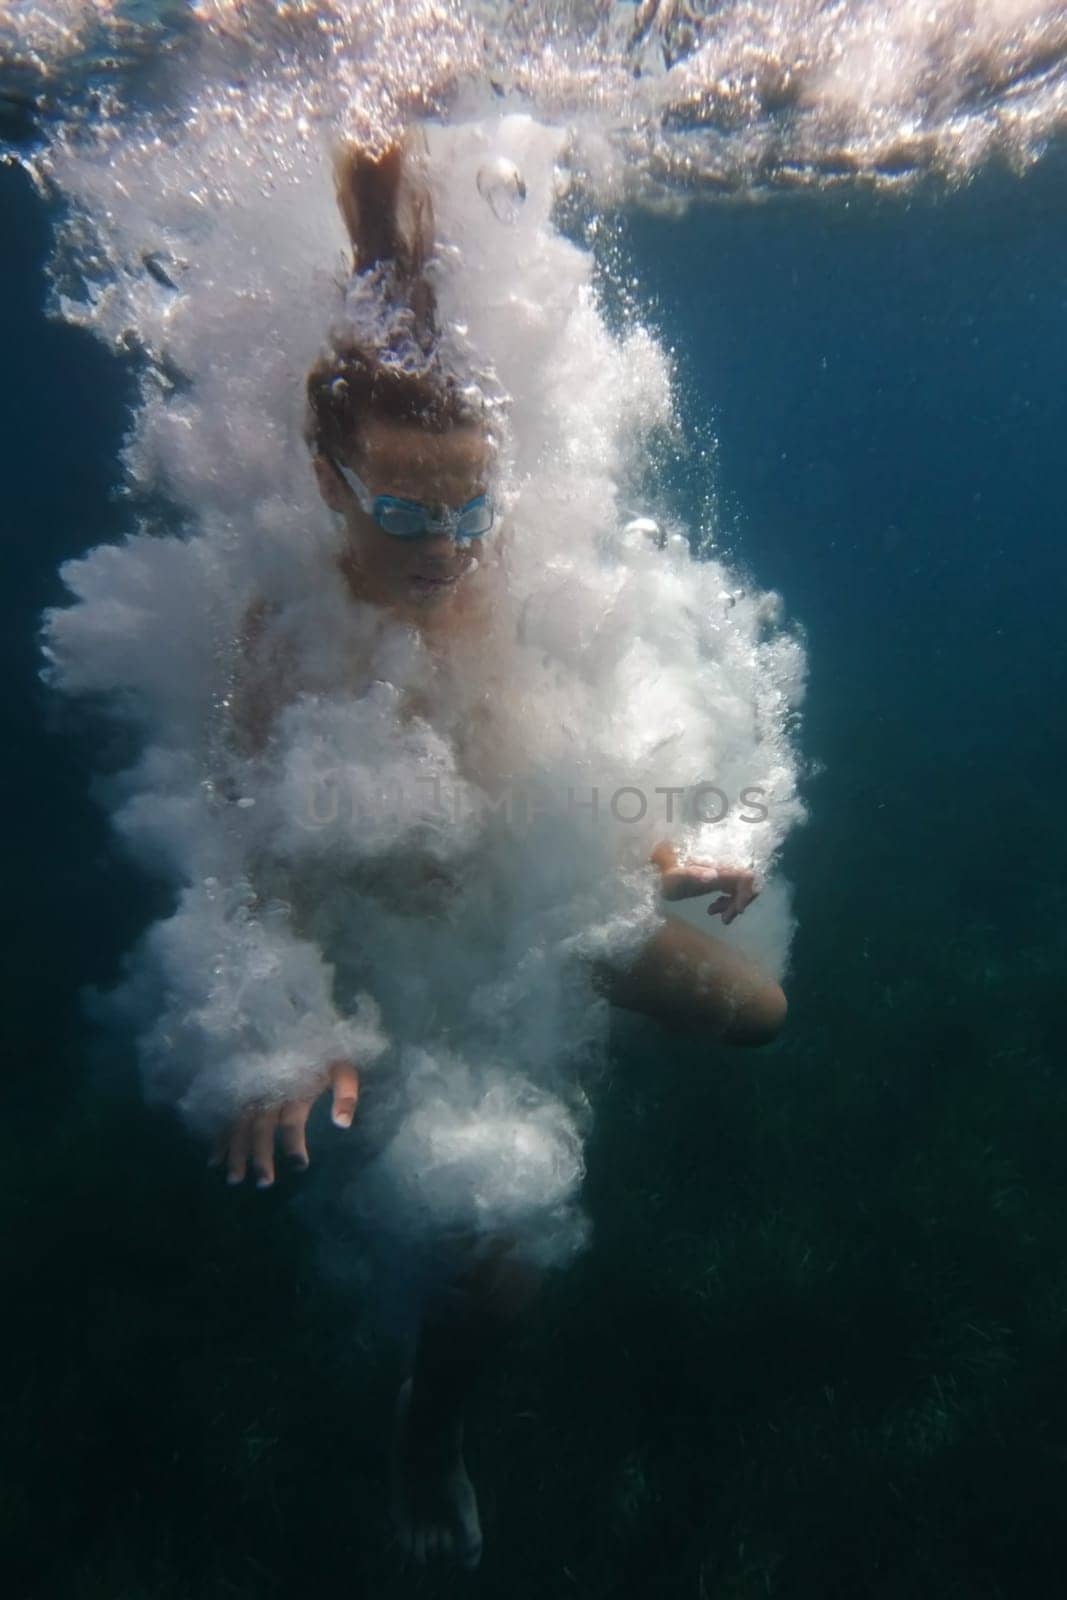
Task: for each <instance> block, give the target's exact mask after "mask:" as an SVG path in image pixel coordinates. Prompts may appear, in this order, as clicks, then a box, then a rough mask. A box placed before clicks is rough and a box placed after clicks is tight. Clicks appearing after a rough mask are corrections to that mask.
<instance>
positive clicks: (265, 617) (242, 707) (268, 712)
mask: <svg viewBox="0 0 1067 1600" xmlns="http://www.w3.org/2000/svg"><path fill="white" fill-rule="evenodd" d="M271 609H272V608H271V605H270V603H269V602H268V601H266V600H262V599H257V600H253V601H252V602H251V604H250V605H249V606H248V607H247V609H246V611H245V614H244V617H243V618H242V621H241V625H240V628H239V630H238V638H237V645H238V660H237V670H236V673H235V678H234V688H233V700H232V705H231V723H230V730H229V732H230V737H231V739H232V741H233V744H234V747H235V748H236V750H237V751H238V753H239V754H241V755H244V756H254V755H259V754H260V753H261V752H262V751H263V750H264V749H265V747H266V745H267V743H268V741H269V739H270V734H271V730H272V728H273V725H274V721H275V718H276V717H277V715H278V712H279V711H280V710H281V708H282V706H283V705H284V704H285V701H286V699H287V698H288V695H287V674H286V671H285V666H286V663H285V660H284V658H283V659H282V662H281V669H280V670H279V664H278V661H277V658H275V659H274V660H272V661H270V662H269V663H268V662H267V661H266V660H265V659H264V658H265V654H266V652H265V648H264V646H265V633H266V627H267V623H268V621H269V618H270V615H271ZM327 1090H329V1091H330V1092H331V1095H332V1103H331V1108H330V1116H331V1119H332V1121H333V1123H334V1126H335V1127H338V1128H350V1127H351V1126H352V1119H353V1117H354V1116H355V1113H356V1104H357V1102H358V1100H359V1071H358V1068H357V1067H356V1064H355V1062H353V1061H345V1060H336V1061H331V1062H329V1063H327V1065H326V1067H325V1069H324V1071H323V1073H322V1076H321V1079H320V1081H319V1084H318V1086H317V1087H316V1088H315V1089H314V1091H313V1093H312V1094H311V1095H308V1096H305V1097H304V1098H302V1099H299V1100H286V1101H282V1102H280V1103H279V1104H277V1105H272V1106H262V1105H257V1106H249V1107H247V1108H246V1109H245V1110H244V1111H243V1112H242V1113H241V1114H240V1115H239V1116H238V1117H237V1118H236V1119H235V1120H234V1122H233V1123H232V1124H230V1125H229V1126H227V1127H225V1128H224V1129H223V1130H222V1131H221V1133H220V1134H219V1136H218V1137H217V1138H216V1140H215V1144H214V1147H213V1149H212V1152H211V1156H210V1159H209V1162H208V1164H209V1166H212V1167H221V1166H225V1168H226V1181H227V1183H229V1184H238V1183H243V1182H244V1179H245V1177H246V1175H247V1174H248V1172H249V1169H250V1168H251V1172H252V1176H253V1177H254V1178H255V1180H256V1187H257V1189H269V1188H270V1187H271V1185H272V1184H273V1182H274V1179H275V1175H276V1171H275V1151H276V1148H280V1150H281V1153H282V1156H283V1157H284V1158H285V1160H286V1161H287V1162H288V1164H289V1166H290V1167H291V1168H293V1169H294V1170H302V1169H303V1168H304V1167H306V1166H308V1165H309V1162H310V1159H311V1158H310V1156H309V1155H308V1147H307V1123H308V1117H309V1116H310V1115H311V1108H312V1106H313V1105H314V1104H315V1101H316V1100H317V1099H318V1097H319V1095H320V1094H324V1093H325V1092H326V1091H327Z"/></svg>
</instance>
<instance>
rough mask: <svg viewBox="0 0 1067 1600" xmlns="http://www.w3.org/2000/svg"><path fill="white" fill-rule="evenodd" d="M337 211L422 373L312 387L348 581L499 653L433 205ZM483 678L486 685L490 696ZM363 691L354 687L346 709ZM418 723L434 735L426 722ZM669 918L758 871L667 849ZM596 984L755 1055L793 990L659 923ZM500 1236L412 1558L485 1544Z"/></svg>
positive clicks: (285, 1131)
mask: <svg viewBox="0 0 1067 1600" xmlns="http://www.w3.org/2000/svg"><path fill="white" fill-rule="evenodd" d="M338 194H339V201H340V204H341V208H342V212H343V214H344V217H345V221H346V224H347V226H348V231H349V235H350V237H351V240H352V246H353V254H354V263H355V266H354V272H355V273H356V274H360V273H362V274H369V275H373V274H377V275H378V279H379V286H380V289H381V292H382V294H383V295H387V296H389V297H391V298H392V300H393V302H394V303H395V304H396V305H398V306H400V307H401V308H402V311H403V315H402V316H401V317H400V318H399V320H398V327H399V330H400V331H399V332H398V333H397V334H396V337H397V338H398V339H400V340H401V341H407V344H406V346H405V352H406V355H407V356H408V357H410V356H411V354H412V351H411V344H412V342H413V343H414V346H415V348H416V354H419V355H421V357H423V358H424V359H420V360H415V361H413V360H411V359H407V360H405V361H403V362H401V361H399V360H397V359H396V357H397V350H396V349H395V348H391V347H388V346H385V347H383V346H375V345H373V344H368V343H367V342H366V340H364V341H363V342H360V341H359V340H358V339H357V338H356V337H355V336H354V335H353V336H352V337H351V338H348V337H347V336H346V337H342V338H340V339H335V341H334V343H333V345H332V347H331V348H330V349H329V350H328V352H327V354H326V355H325V356H324V357H323V358H322V359H321V360H320V361H319V362H318V363H317V364H316V366H315V367H314V368H313V369H312V371H311V373H310V375H309V378H308V398H309V422H308V440H309V445H310V449H311V455H312V462H313V467H314V472H315V476H316V479H317V482H318V486H319V490H320V492H321V494H322V496H323V499H324V500H325V502H326V504H327V505H328V506H329V507H330V508H331V509H332V510H333V511H335V512H336V513H337V514H338V515H339V516H340V517H341V518H342V519H343V524H344V539H343V548H342V551H341V554H340V557H339V562H338V568H339V573H340V576H341V580H342V582H343V585H344V586H345V589H346V591H347V593H348V595H349V596H350V597H351V599H352V602H353V604H366V605H370V606H371V607H373V608H376V609H377V610H378V611H380V612H381V614H382V615H383V617H393V618H396V619H398V620H402V621H404V622H406V623H409V624H411V625H413V626H415V627H416V628H417V629H418V630H419V631H420V633H421V635H422V637H423V639H424V640H425V642H426V643H427V645H428V646H429V648H430V652H431V654H432V655H433V656H434V657H435V659H437V660H438V661H439V662H440V663H441V665H442V666H443V667H444V666H445V665H446V664H447V661H448V659H449V655H450V652H452V651H454V650H456V649H457V648H461V647H462V642H463V641H464V640H474V641H477V642H479V646H480V647H481V646H482V645H483V644H484V641H485V640H487V639H489V638H490V637H493V638H496V639H498V640H499V639H500V637H501V635H502V630H503V632H506V627H507V619H508V617H509V615H510V614H509V612H508V608H507V605H506V596H505V592H504V585H503V584H502V581H501V575H502V571H501V567H500V563H499V558H498V550H497V546H496V544H495V542H494V538H493V521H494V511H493V506H492V500H491V481H492V444H491V440H490V436H489V432H488V429H487V426H486V423H485V419H484V417H483V415H482V414H481V412H480V410H479V408H478V405H477V402H475V401H473V400H472V399H471V398H470V396H469V394H468V393H466V392H464V391H463V390H461V389H460V388H459V387H458V386H457V385H456V384H455V382H454V380H452V379H451V378H449V377H448V376H447V375H446V374H444V373H443V372H442V370H441V367H440V365H435V363H434V359H433V352H434V348H435V331H434V326H433V297H432V291H431V289H430V286H429V284H428V282H427V279H426V277H425V276H424V268H425V264H426V261H427V258H428V255H429V252H430V250H431V249H432V246H433V235H432V221H431V216H430V208H429V198H428V195H427V194H426V193H425V191H423V190H422V189H421V188H420V187H419V185H418V183H417V180H416V178H415V176H414V174H413V172H412V170H411V168H410V165H409V162H408V159H407V157H406V154H405V151H404V150H403V149H402V148H399V147H398V148H395V149H393V150H391V151H389V152H388V153H387V154H386V155H384V156H383V157H381V158H380V159H377V160H374V159H371V158H370V157H368V156H366V155H364V154H361V153H360V152H358V151H349V152H347V153H346V154H345V155H344V157H343V158H342V160H341V162H340V164H339V167H338ZM265 614H266V613H265V608H263V607H262V606H256V605H253V607H252V608H251V609H250V611H249V614H248V617H247V618H246V626H245V639H244V642H245V647H246V655H247V658H248V659H249V660H250V661H251V660H252V659H253V658H254V657H255V656H256V645H257V640H258V639H259V636H260V630H261V629H262V624H263V621H264V617H265ZM271 665H273V667H274V669H275V670H274V672H273V676H272V674H271V672H270V670H267V671H266V675H265V676H264V672H262V671H260V672H259V673H258V674H257V675H250V678H249V681H248V683H247V684H246V686H245V691H244V693H243V695H242V696H241V697H240V699H239V704H240V706H241V710H240V711H239V717H240V719H241V721H242V722H243V731H244V734H245V736H246V738H247V740H248V742H249V743H250V745H252V746H253V747H255V746H260V745H262V743H263V742H264V741H265V739H266V738H267V736H268V733H269V729H270V726H271V721H272V718H273V716H274V715H275V714H276V713H277V711H278V710H280V708H281V706H282V704H283V703H284V700H285V695H286V690H285V688H284V687H283V683H282V673H281V671H280V670H279V669H278V664H277V662H274V663H273V664H271V663H268V664H266V666H267V668H268V669H269V667H270V666H271ZM486 681H487V682H488V681H491V679H489V678H487V680H486ZM359 688H360V686H359V685H358V684H354V685H353V690H354V692H359ZM409 709H410V710H417V711H418V714H420V715H425V716H427V717H429V718H431V719H432V715H433V707H432V705H428V704H425V703H421V702H420V703H419V705H418V706H417V707H410V708H409ZM652 861H653V863H654V864H655V865H656V867H657V868H658V869H659V871H660V873H661V875H662V893H663V897H664V899H665V900H667V901H671V900H674V899H682V898H686V897H688V896H696V895H706V894H708V893H709V892H712V891H715V890H717V891H718V893H719V897H718V899H717V900H716V901H714V902H713V903H712V905H711V906H709V910H710V911H711V913H712V914H715V915H721V916H722V918H723V921H724V923H729V922H732V921H733V920H734V918H735V917H737V916H738V915H740V914H741V913H742V912H743V911H744V909H745V907H746V906H747V905H748V904H749V902H750V901H751V899H752V898H753V896H754V895H755V893H756V887H755V884H754V882H753V878H752V874H751V873H750V872H747V871H745V870H742V869H724V868H721V867H717V866H714V865H712V864H710V863H707V862H700V861H694V860H687V861H683V860H680V859H679V858H678V856H677V853H676V852H675V850H674V848H673V846H671V845H670V844H669V843H666V842H664V843H662V844H660V845H658V846H657V847H656V849H655V850H654V851H653V853H652ZM595 979H596V983H597V986H598V988H599V989H600V991H601V992H602V993H603V994H604V995H605V996H606V997H607V998H608V999H609V1000H610V1001H611V1002H612V1003H614V1004H616V1005H619V1006H622V1007H626V1008H629V1009H631V1010H634V1011H639V1012H642V1013H644V1014H645V1015H647V1016H649V1017H652V1018H654V1019H655V1020H656V1021H658V1022H660V1023H662V1024H664V1025H665V1026H667V1027H670V1028H676V1029H686V1030H697V1031H698V1032H699V1033H700V1034H701V1036H703V1037H705V1038H707V1039H708V1040H709V1041H712V1040H714V1041H726V1042H729V1043H737V1044H759V1043H763V1042H766V1041H768V1040H770V1039H772V1038H773V1037H774V1036H775V1034H776V1033H777V1031H778V1030H779V1028H780V1027H781V1025H782V1022H783V1021H784V1016H785V998H784V996H783V994H782V992H781V989H780V988H779V987H778V985H777V984H775V983H774V982H773V981H772V980H771V979H769V978H768V977H767V976H766V975H765V974H763V973H762V972H761V971H760V970H759V969H758V968H756V967H755V965H754V964H753V963H751V962H749V961H748V960H746V959H745V958H744V957H742V956H741V955H740V954H739V953H738V952H736V951H734V950H732V949H731V948H729V947H728V946H727V945H726V944H725V942H724V941H721V940H716V939H714V938H713V937H711V936H710V935H707V934H704V933H702V932H700V931H699V930H698V929H696V928H694V927H692V926H691V925H690V924H688V923H686V922H683V921H681V920H680V919H678V918H674V917H671V916H669V915H668V916H666V917H665V919H664V922H663V925H662V927H661V928H660V929H659V930H658V931H657V932H656V934H655V935H654V936H653V937H652V938H651V939H650V940H649V942H648V943H647V944H646V946H645V947H644V949H643V950H642V951H641V953H640V954H639V956H638V957H637V959H636V960H635V961H633V962H631V963H630V964H629V965H627V966H625V967H621V966H615V965H612V964H611V963H608V962H601V963H599V964H598V966H597V968H596V971H595ZM320 1091H321V1092H328V1093H329V1094H330V1095H331V1103H332V1110H331V1115H332V1119H333V1122H334V1123H335V1125H337V1126H338V1127H341V1128H348V1127H351V1125H352V1123H353V1121H354V1119H355V1117H356V1114H357V1108H358V1101H359V1095H360V1063H359V1062H358V1061H345V1060H337V1061H333V1062H331V1063H329V1064H328V1065H327V1067H326V1068H325V1069H324V1071H323V1073H322V1076H321V1082H320ZM312 1104H313V1100H312V1098H304V1099H301V1100H299V1101H290V1102H288V1103H286V1104H280V1105H276V1106H272V1107H267V1108H264V1107H262V1106H257V1107H255V1108H252V1109H249V1110H248V1111H247V1112H246V1113H245V1114H244V1115H243V1116H241V1117H240V1118H238V1120H237V1121H236V1123H235V1125H234V1126H233V1127H231V1128H229V1129H228V1130H227V1131H226V1132H225V1134H224V1135H223V1137H222V1138H221V1139H220V1140H219V1142H218V1144H217V1146H216V1149H215V1152H214V1156H213V1160H214V1161H216V1162H217V1163H220V1164H222V1163H224V1164H225V1167H226V1170H227V1176H228V1180H229V1181H230V1182H231V1183H234V1184H236V1183H240V1182H241V1181H242V1180H243V1179H244V1178H245V1177H246V1175H247V1174H248V1173H249V1171H251V1173H252V1174H253V1175H254V1177H255V1179H256V1181H257V1183H258V1184H259V1185H260V1186H261V1187H266V1186H269V1185H270V1184H271V1183H273V1181H274V1178H275V1150H276V1146H277V1147H280V1150H281V1152H282V1153H283V1155H284V1156H285V1157H286V1158H287V1159H288V1160H289V1161H290V1162H292V1163H293V1164H294V1165H296V1166H299V1167H304V1166H306V1165H307V1163H308V1149H307V1139H306V1129H307V1123H308V1118H309V1115H310V1112H311V1109H312ZM512 1244H513V1241H511V1240H510V1239H508V1238H505V1237H489V1238H486V1237H484V1236H483V1237H482V1238H480V1239H474V1238H470V1239H467V1240H464V1239H463V1238H457V1237H456V1236H452V1237H451V1238H449V1239H448V1240H442V1245H441V1255H442V1259H443V1260H444V1261H445V1262H447V1267H445V1268H443V1269H442V1274H441V1280H440V1283H439V1287H438V1289H437V1291H435V1292H434V1293H433V1294H432V1295H431V1297H430V1301H429V1303H428V1304H427V1305H426V1306H425V1307H424V1309H423V1311H422V1316H421V1322H420V1326H419V1331H418V1337H417V1342H416V1346H415V1354H414V1361H413V1368H412V1372H411V1375H410V1376H409V1377H408V1378H407V1379H406V1381H405V1382H404V1384H403V1386H402V1388H401V1390H400V1394H399V1397H398V1401H397V1407H396V1416H395V1430H394V1440H393V1449H392V1456H391V1474H392V1509H393V1514H394V1520H395V1523H396V1527H397V1531H398V1535H399V1538H400V1543H401V1546H402V1548H403V1549H404V1550H405V1552H406V1553H408V1554H410V1555H412V1556H413V1557H414V1558H415V1559H417V1560H419V1561H426V1560H431V1559H433V1560H436V1559H442V1560H451V1561H454V1562H457V1563H458V1564H460V1565H462V1566H466V1567H473V1566H475V1565H476V1564H477V1563H478V1561H479V1558H480V1554H481V1544H482V1539H481V1529H480V1524H479V1519H478V1508H477V1502H476V1498H475V1494H474V1491H473V1488H472V1486H471V1483H470V1480H469V1478H468V1476H467V1472H466V1469H465V1465H464V1461H463V1453H462V1446H463V1416H464V1410H465V1406H466V1402H467V1399H468V1397H469V1395H470V1392H471V1390H472V1388H473V1386H474V1384H475V1383H476V1381H477V1380H478V1378H479V1376H480V1375H481V1374H482V1373H483V1372H484V1370H485V1369H486V1367H487V1365H488V1364H489V1363H490V1362H491V1360H492V1359H493V1357H494V1356H495V1354H496V1353H497V1351H498V1350H499V1348H500V1346H501V1344H502V1343H503V1341H504V1340H505V1338H506V1337H507V1335H508V1333H509V1331H510V1330H511V1329H512V1328H513V1327H514V1326H515V1324H516V1321H517V1320H518V1319H519V1318H520V1317H521V1315H522V1314H523V1313H524V1312H525V1311H526V1310H527V1309H528V1308H529V1306H530V1305H531V1303H532V1301H533V1299H534V1297H535V1295H536V1293H537V1290H538V1286H539V1280H540V1269H539V1268H537V1267H535V1266H533V1265H532V1264H531V1263H530V1262H528V1261H525V1260H523V1259H522V1256H521V1253H520V1252H518V1251H516V1250H514V1249H513V1248H512Z"/></svg>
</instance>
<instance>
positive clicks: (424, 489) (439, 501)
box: [315, 421, 493, 612]
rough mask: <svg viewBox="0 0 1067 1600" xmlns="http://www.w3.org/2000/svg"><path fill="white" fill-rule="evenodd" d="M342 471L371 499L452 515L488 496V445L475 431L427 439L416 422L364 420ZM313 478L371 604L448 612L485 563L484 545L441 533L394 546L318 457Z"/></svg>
mask: <svg viewBox="0 0 1067 1600" xmlns="http://www.w3.org/2000/svg"><path fill="white" fill-rule="evenodd" d="M344 465H345V466H351V467H352V468H353V469H354V470H355V471H356V472H357V473H358V474H359V476H360V478H362V480H363V482H364V483H365V484H366V486H367V488H368V489H369V491H370V493H371V494H372V495H379V494H389V495H396V496H397V497H398V498H400V499H403V500H421V501H423V502H424V503H425V504H426V505H431V506H450V507H457V508H458V507H460V506H463V505H466V503H467V501H468V500H473V499H474V498H475V497H476V496H477V495H480V494H484V493H485V492H486V489H487V486H488V485H487V478H488V473H489V465H490V445H489V441H488V439H487V438H486V435H485V433H484V432H483V431H482V429H481V428H478V427H457V428H450V429H449V430H448V431H447V432H446V433H429V432H427V431H426V429H424V428H420V427H418V426H417V425H416V424H414V423H403V422H384V421H370V422H367V423H366V424H365V425H364V427H363V428H362V429H361V431H360V437H359V444H358V447H357V448H355V449H354V450H353V452H352V453H351V455H350V456H349V457H348V458H346V460H345V462H344ZM315 471H316V476H317V478H318V482H319V488H320V490H321V491H322V495H323V498H324V499H325V501H326V503H327V504H328V505H329V506H331V507H332V508H333V510H335V511H339V512H340V513H341V514H342V516H343V517H344V519H345V530H346V535H347V539H346V543H347V549H346V552H345V555H346V558H347V565H348V566H349V567H350V568H352V569H354V571H355V574H356V576H357V578H358V584H359V588H360V591H361V593H363V594H365V596H366V598H367V599H369V600H372V601H374V602H375V603H376V604H379V605H384V606H388V607H389V608H390V609H393V610H397V611H401V612H411V611H413V610H417V611H423V610H426V609H433V610H437V609H440V608H442V607H447V606H448V604H449V603H450V601H451V600H452V599H453V598H454V597H455V596H456V594H457V593H458V591H459V590H460V589H461V588H462V586H463V580H464V578H466V577H467V576H468V575H469V574H470V573H471V572H472V571H473V570H474V569H475V568H476V567H477V565H478V563H479V561H480V560H481V559H483V544H484V543H487V542H488V541H479V540H473V541H464V542H463V543H457V541H455V540H454V539H452V538H451V536H450V535H449V534H447V533H428V534H426V535H424V536H423V537H422V538H419V539H398V538H396V537H395V536H394V535H392V534H389V533H386V532H385V531H384V529H382V528H380V527H379V526H378V524H377V523H376V522H375V520H374V518H373V517H371V516H369V515H368V514H367V512H365V511H364V510H363V509H362V508H361V506H360V504H359V501H358V500H357V499H356V496H355V494H354V493H353V492H352V490H351V489H350V488H349V487H348V485H347V484H346V483H345V481H344V479H343V478H342V477H341V475H340V473H339V472H337V470H336V468H334V467H333V466H332V465H331V463H330V462H329V461H327V460H326V459H325V458H324V457H321V456H320V457H317V458H316V461H315ZM492 537H493V535H492V534H490V535H489V536H488V538H489V539H491V538H492Z"/></svg>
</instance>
